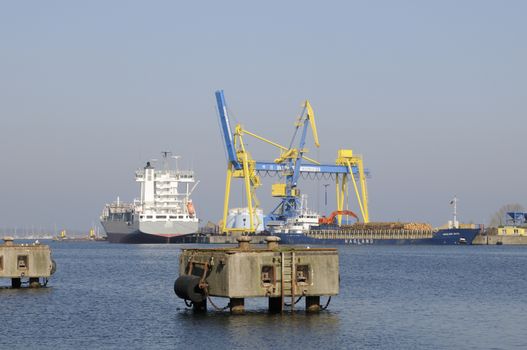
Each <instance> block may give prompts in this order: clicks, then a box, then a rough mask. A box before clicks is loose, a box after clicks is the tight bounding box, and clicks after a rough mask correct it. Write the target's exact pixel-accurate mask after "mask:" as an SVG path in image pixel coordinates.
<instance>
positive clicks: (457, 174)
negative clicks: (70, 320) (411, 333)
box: [0, 0, 527, 230]
mask: <svg viewBox="0 0 527 350" xmlns="http://www.w3.org/2000/svg"><path fill="white" fill-rule="evenodd" d="M525 13H527V2H524V1H512V0H511V1H508V0H507V1H470V0H466V1H448V0H445V1H324V2H321V1H287V2H285V1H265V2H257V3H254V2H249V1H221V2H220V1H199V2H198V1H185V2H183V1H148V2H147V1H111V2H109V1H85V2H74V1H46V2H42V1H13V2H7V1H5V2H1V3H0V120H1V124H0V125H1V129H0V130H1V134H0V164H2V166H1V172H0V174H1V175H0V227H19V228H24V227H25V228H27V227H30V226H32V227H44V228H52V227H60V228H62V227H69V228H76V229H86V230H88V229H89V227H91V226H92V225H93V224H94V223H96V222H97V221H98V219H99V215H100V213H101V211H102V208H103V206H104V204H105V203H108V202H111V201H113V200H115V199H116V198H117V196H119V197H120V199H121V200H132V199H133V198H135V197H138V195H139V188H138V185H137V184H136V183H135V181H134V171H135V170H136V169H138V168H141V167H143V166H144V164H145V163H146V161H148V160H150V159H154V158H159V157H160V152H161V151H166V150H169V151H172V152H174V153H175V154H178V155H180V156H181V157H182V158H181V159H180V161H179V166H180V167H182V168H183V167H185V168H192V169H193V170H194V171H195V172H196V177H197V178H198V179H199V180H200V184H199V186H198V187H197V188H196V191H195V193H194V195H193V200H194V203H195V206H196V209H197V212H198V215H199V216H200V218H201V219H202V220H203V222H206V221H208V220H211V221H214V222H217V221H219V219H220V216H221V212H222V206H223V193H224V188H225V173H226V171H225V170H226V166H227V163H226V158H225V152H224V146H223V142H222V138H221V134H220V129H219V125H218V116H217V111H216V105H215V98H214V91H215V90H217V89H223V90H224V91H225V96H226V99H227V103H228V106H229V109H230V111H231V114H232V119H233V120H231V122H232V124H233V125H234V124H235V123H237V122H239V123H242V124H243V126H244V127H245V128H246V129H248V130H251V131H253V132H255V133H258V134H260V135H262V136H265V137H267V138H269V139H272V140H274V141H277V142H280V143H283V144H288V143H289V140H290V138H291V136H292V133H293V124H294V121H295V118H296V117H297V116H298V114H299V113H300V112H301V104H302V102H303V101H304V100H305V99H309V101H310V102H311V104H312V106H313V109H314V111H315V116H316V120H317V126H318V132H319V138H320V144H321V147H320V148H319V149H315V147H314V145H313V142H312V138H311V136H309V137H308V146H307V147H308V149H309V150H310V153H309V154H310V155H311V156H313V157H315V158H317V159H319V160H320V161H321V162H323V163H326V164H332V163H334V161H335V158H336V155H337V150H338V149H340V148H347V149H353V151H354V152H355V153H358V154H362V155H363V157H364V162H365V166H366V167H367V168H368V169H369V171H370V173H371V177H370V178H369V179H368V191H369V194H370V210H369V211H370V217H371V219H372V220H374V221H393V220H404V221H425V222H430V223H431V224H433V225H435V226H438V225H441V224H443V223H445V222H446V221H447V220H449V219H451V212H452V207H451V206H450V204H449V202H450V200H451V199H452V198H453V196H454V195H456V196H457V197H458V199H459V203H458V212H459V219H460V221H462V222H475V223H487V222H488V221H489V219H490V216H491V215H492V213H494V212H495V211H497V210H498V209H499V208H500V207H501V206H502V205H505V204H508V203H519V204H522V205H524V206H527V187H526V186H524V182H525V173H526V171H527V165H526V162H525V161H524V159H523V156H524V152H525V149H526V141H525V131H526V127H527V121H526V112H527V107H526V103H527V86H526V82H527V65H526V64H525V62H527V45H526V40H525V38H526V37H527V22H526V21H525ZM247 147H248V149H249V151H250V152H251V153H252V154H253V156H254V158H255V159H256V160H261V161H268V160H271V161H272V160H273V159H275V158H276V157H277V156H278V153H277V151H276V150H275V149H273V148H272V147H269V146H267V145H263V144H261V143H260V142H257V141H253V140H249V139H248V140H247ZM265 183H266V186H264V187H262V188H260V189H259V190H258V197H259V198H260V200H261V201H262V205H263V209H264V211H269V210H270V209H272V206H273V204H274V203H275V200H274V199H273V198H271V196H270V191H271V189H270V187H269V185H270V180H265ZM325 183H326V182H325V181H324V180H322V181H318V182H317V181H314V182H313V181H312V182H307V181H306V182H304V183H300V184H299V186H300V187H301V189H302V190H304V192H305V193H308V195H309V205H310V207H312V208H313V209H317V210H319V211H324V212H326V211H327V212H329V211H331V210H333V209H335V199H334V193H333V192H334V190H333V191H329V193H328V205H327V206H326V205H325V203H323V197H324V195H323V184H325ZM234 186H235V190H234V194H233V206H239V205H242V204H243V202H242V201H241V192H240V191H239V189H240V188H241V184H240V183H237V184H235V185H234ZM349 205H350V207H351V208H352V209H356V204H355V202H354V201H352V200H350V204H349Z"/></svg>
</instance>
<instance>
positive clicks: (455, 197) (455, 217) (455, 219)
mask: <svg viewBox="0 0 527 350" xmlns="http://www.w3.org/2000/svg"><path fill="white" fill-rule="evenodd" d="M450 204H453V205H454V222H453V223H452V225H453V228H459V223H458V221H457V196H456V195H454V199H452V200H451V201H450Z"/></svg>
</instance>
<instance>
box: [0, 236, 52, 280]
mask: <svg viewBox="0 0 527 350" xmlns="http://www.w3.org/2000/svg"><path fill="white" fill-rule="evenodd" d="M54 268H55V267H54V263H53V260H52V259H51V249H50V248H49V246H47V245H43V244H39V243H31V244H14V243H13V239H12V238H9V237H6V238H4V243H3V244H0V278H18V279H19V278H33V277H36V278H38V277H42V278H46V277H50V276H51V275H52V274H53V272H54Z"/></svg>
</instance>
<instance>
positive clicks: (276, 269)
mask: <svg viewBox="0 0 527 350" xmlns="http://www.w3.org/2000/svg"><path fill="white" fill-rule="evenodd" d="M237 240H238V242H239V245H238V247H230V248H212V249H183V251H182V253H181V255H180V257H179V274H180V276H179V277H178V278H177V280H176V281H175V283H174V292H175V293H176V295H177V296H178V297H180V298H181V299H184V300H185V302H186V303H187V306H192V307H193V309H194V311H206V310H207V303H208V302H209V303H210V304H211V305H212V306H213V307H214V308H216V309H220V310H221V309H222V308H219V307H218V306H216V305H215V304H214V303H213V301H212V300H211V299H210V297H221V298H229V304H228V305H227V306H226V307H225V308H223V309H227V308H228V309H230V312H231V313H243V312H244V311H245V298H254V297H265V298H268V301H269V311H270V312H271V313H279V312H282V311H284V310H285V308H286V307H289V308H290V309H291V310H294V309H295V304H297V303H298V302H299V301H300V300H301V298H305V307H306V311H309V312H316V311H320V310H321V309H323V308H325V307H327V305H328V304H329V299H328V303H327V304H326V306H325V307H322V306H321V305H320V297H321V296H328V297H331V296H335V295H337V294H338V293H339V279H340V277H339V257H338V251H337V249H333V248H323V249H320V248H317V249H310V248H296V247H292V246H287V247H286V246H279V244H278V241H279V238H278V237H274V236H269V237H267V239H266V240H267V246H266V247H264V248H255V247H253V246H251V244H250V241H251V237H248V236H240V237H238V239H237Z"/></svg>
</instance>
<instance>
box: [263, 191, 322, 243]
mask: <svg viewBox="0 0 527 350" xmlns="http://www.w3.org/2000/svg"><path fill="white" fill-rule="evenodd" d="M295 214H296V215H295V216H293V217H290V218H288V219H287V220H286V221H285V222H283V221H278V222H269V223H268V224H267V227H268V228H269V230H270V231H271V232H272V233H275V234H276V233H305V232H309V230H310V228H311V227H314V226H318V225H319V219H320V215H319V214H318V213H317V212H315V211H313V210H311V209H309V208H308V207H307V195H305V194H303V195H302V197H301V202H300V208H298V209H297V211H296V213H295Z"/></svg>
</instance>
